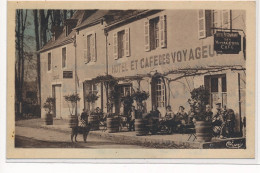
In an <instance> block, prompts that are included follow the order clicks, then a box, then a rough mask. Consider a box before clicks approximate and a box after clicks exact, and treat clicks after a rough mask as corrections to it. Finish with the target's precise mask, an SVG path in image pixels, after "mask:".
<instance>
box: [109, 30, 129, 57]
mask: <svg viewBox="0 0 260 173" xmlns="http://www.w3.org/2000/svg"><path fill="white" fill-rule="evenodd" d="M113 52H114V59H118V58H123V57H128V56H130V29H129V28H125V29H124V30H121V31H118V32H115V33H114V34H113Z"/></svg>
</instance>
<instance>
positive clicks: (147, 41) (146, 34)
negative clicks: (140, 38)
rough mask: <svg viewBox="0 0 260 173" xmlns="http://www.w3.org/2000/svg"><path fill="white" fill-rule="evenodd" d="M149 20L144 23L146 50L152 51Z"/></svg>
mask: <svg viewBox="0 0 260 173" xmlns="http://www.w3.org/2000/svg"><path fill="white" fill-rule="evenodd" d="M149 29H150V28H149V20H148V19H147V20H146V21H145V22H144V50H145V51H149V50H150V33H149Z"/></svg>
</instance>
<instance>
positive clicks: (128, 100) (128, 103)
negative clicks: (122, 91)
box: [121, 95, 134, 115]
mask: <svg viewBox="0 0 260 173" xmlns="http://www.w3.org/2000/svg"><path fill="white" fill-rule="evenodd" d="M121 102H122V103H123V105H124V114H125V115H127V114H128V112H129V111H130V109H131V106H132V104H133V102H134V100H133V97H132V96H131V95H127V96H125V97H123V98H122V99H121Z"/></svg>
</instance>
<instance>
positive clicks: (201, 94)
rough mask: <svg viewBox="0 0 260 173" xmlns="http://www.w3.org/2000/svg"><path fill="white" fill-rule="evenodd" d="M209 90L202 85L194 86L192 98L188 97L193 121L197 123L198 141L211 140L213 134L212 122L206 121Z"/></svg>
mask: <svg viewBox="0 0 260 173" xmlns="http://www.w3.org/2000/svg"><path fill="white" fill-rule="evenodd" d="M209 96H210V93H209V91H208V90H207V89H206V88H205V87H204V86H203V85H202V86H200V87H198V88H194V89H193V90H192V91H191V99H188V103H189V104H190V107H191V109H192V110H194V112H193V115H194V117H193V122H194V125H195V130H196V136H197V140H198V141H206V142H208V141H210V140H211V138H212V135H211V122H208V121H206V118H205V111H206V105H207V104H208V102H209Z"/></svg>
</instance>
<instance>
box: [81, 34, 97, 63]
mask: <svg viewBox="0 0 260 173" xmlns="http://www.w3.org/2000/svg"><path fill="white" fill-rule="evenodd" d="M96 60H97V57H96V33H91V34H87V35H86V38H85V40H84V62H85V63H89V62H90V61H91V62H95V61H96Z"/></svg>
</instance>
